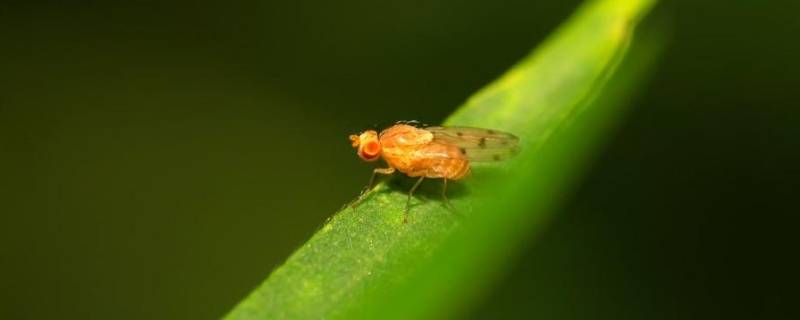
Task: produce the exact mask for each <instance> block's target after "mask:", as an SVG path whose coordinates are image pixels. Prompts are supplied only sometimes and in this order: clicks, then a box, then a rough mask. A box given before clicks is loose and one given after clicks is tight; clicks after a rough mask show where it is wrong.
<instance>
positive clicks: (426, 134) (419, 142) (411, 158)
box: [380, 124, 469, 180]
mask: <svg viewBox="0 0 800 320" xmlns="http://www.w3.org/2000/svg"><path fill="white" fill-rule="evenodd" d="M432 141H433V133H431V132H430V131H427V130H425V129H419V128H415V127H412V126H409V125H405V124H398V125H394V126H392V127H390V128H388V129H386V130H384V131H383V132H381V135H380V143H381V147H382V149H383V152H382V155H383V159H384V160H386V163H388V164H389V165H390V166H391V167H393V168H396V169H397V170H399V171H400V172H402V173H405V174H406V175H408V176H409V177H420V176H424V177H426V178H445V179H449V180H458V179H461V178H463V177H464V176H466V175H467V174H468V173H469V160H467V157H466V155H465V154H463V153H461V151H460V150H459V147H458V146H456V145H454V144H445V143H432Z"/></svg>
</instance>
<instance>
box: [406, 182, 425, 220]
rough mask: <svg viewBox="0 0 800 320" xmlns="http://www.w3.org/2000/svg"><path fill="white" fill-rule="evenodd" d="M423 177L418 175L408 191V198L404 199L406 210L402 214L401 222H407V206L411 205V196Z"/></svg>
mask: <svg viewBox="0 0 800 320" xmlns="http://www.w3.org/2000/svg"><path fill="white" fill-rule="evenodd" d="M424 179H425V176H421V177H419V179H418V180H417V183H415V184H414V186H413V187H411V190H409V191H408V200H406V212H405V213H404V214H403V223H408V208H409V207H411V196H413V195H414V191H415V190H417V187H419V185H420V184H421V183H422V180H424Z"/></svg>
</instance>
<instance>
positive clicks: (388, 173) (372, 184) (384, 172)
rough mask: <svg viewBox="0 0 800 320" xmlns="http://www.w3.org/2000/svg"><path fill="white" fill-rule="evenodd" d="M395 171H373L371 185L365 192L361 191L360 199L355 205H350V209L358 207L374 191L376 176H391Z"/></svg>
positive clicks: (386, 169) (390, 168)
mask: <svg viewBox="0 0 800 320" xmlns="http://www.w3.org/2000/svg"><path fill="white" fill-rule="evenodd" d="M394 170H395V169H394V167H388V168H376V169H375V170H372V176H371V177H370V178H369V184H368V185H367V187H366V188H365V189H364V191H361V194H360V195H359V196H358V199H356V201H353V203H352V204H350V207H351V208H355V207H356V206H358V205H359V204H360V203H361V201H363V200H364V197H366V196H367V193H368V192H370V191H371V190H372V187H373V186H375V176H376V175H378V174H379V173H380V174H383V175H390V174H392V173H394Z"/></svg>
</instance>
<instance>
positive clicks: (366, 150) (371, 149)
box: [361, 141, 381, 159]
mask: <svg viewBox="0 0 800 320" xmlns="http://www.w3.org/2000/svg"><path fill="white" fill-rule="evenodd" d="M361 152H362V154H363V155H364V158H368V159H371V158H375V157H377V156H378V153H380V152H381V145H380V143H378V142H374V141H372V142H368V143H367V144H365V145H364V147H363V148H362V149H361Z"/></svg>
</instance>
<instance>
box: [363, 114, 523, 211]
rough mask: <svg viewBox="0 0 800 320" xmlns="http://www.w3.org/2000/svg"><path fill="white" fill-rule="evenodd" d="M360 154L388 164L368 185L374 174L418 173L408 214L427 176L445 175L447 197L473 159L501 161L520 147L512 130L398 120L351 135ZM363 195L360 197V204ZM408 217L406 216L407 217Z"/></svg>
mask: <svg viewBox="0 0 800 320" xmlns="http://www.w3.org/2000/svg"><path fill="white" fill-rule="evenodd" d="M350 140H351V141H352V145H353V147H354V148H358V156H359V157H361V159H364V160H365V161H376V160H378V158H380V157H383V160H385V161H386V163H387V164H388V165H389V167H388V168H383V169H375V170H374V171H373V174H372V178H371V179H370V182H369V185H368V187H367V189H368V190H369V189H371V188H372V184H373V182H374V180H375V174H392V173H394V171H395V170H398V171H400V172H402V173H405V174H406V175H408V176H410V177H419V179H418V180H417V183H416V184H415V185H414V187H412V188H411V190H410V191H409V193H408V201H407V202H406V215H408V207H409V204H410V201H411V195H412V194H413V193H414V190H415V189H416V188H417V187H418V186H419V184H420V183H421V182H422V179H424V178H441V179H444V188H443V189H442V197H443V198H444V200H445V202H446V203H447V204H448V205H450V203H449V200H447V195H446V192H447V180H459V179H461V178H463V177H465V176H466V175H468V174H469V172H470V164H471V162H488V161H500V160H504V159H507V158H509V157H511V156H513V155H514V154H516V153H517V152H518V151H519V147H518V142H519V139H518V138H517V137H516V136H514V135H513V134H510V133H505V132H501V131H497V130H491V129H480V128H471V127H427V128H417V127H414V126H410V125H407V124H396V125H393V126H391V127H389V128H387V129H385V130H383V131H381V133H380V134H378V132H376V131H375V130H367V131H364V132H363V133H361V134H360V135H351V136H350ZM361 199H363V197H362V198H359V200H358V201H356V203H355V204H357V203H358V202H359V201H360V200H361ZM404 221H405V220H404Z"/></svg>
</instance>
